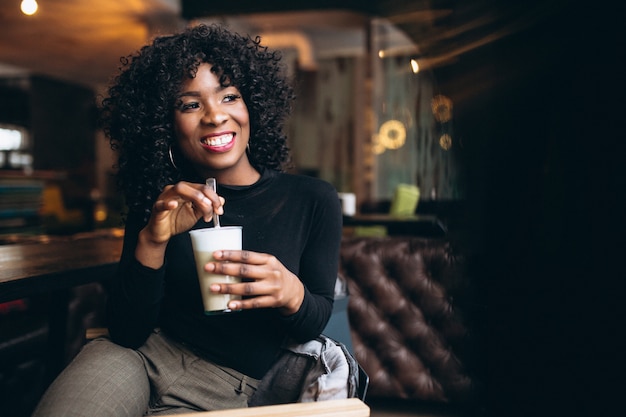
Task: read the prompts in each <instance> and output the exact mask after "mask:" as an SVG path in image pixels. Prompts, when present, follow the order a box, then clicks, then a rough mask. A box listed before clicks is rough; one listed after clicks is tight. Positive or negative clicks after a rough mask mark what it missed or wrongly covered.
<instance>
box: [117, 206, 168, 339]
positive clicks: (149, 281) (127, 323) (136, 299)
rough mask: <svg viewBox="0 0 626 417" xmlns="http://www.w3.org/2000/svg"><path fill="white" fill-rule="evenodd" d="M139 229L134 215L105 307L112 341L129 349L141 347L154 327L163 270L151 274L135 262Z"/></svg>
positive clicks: (140, 225)
mask: <svg viewBox="0 0 626 417" xmlns="http://www.w3.org/2000/svg"><path fill="white" fill-rule="evenodd" d="M143 226H144V224H143V223H142V222H140V221H139V220H138V216H137V215H132V214H131V215H130V216H129V218H128V222H127V224H126V228H125V233H124V248H123V251H122V257H121V259H120V263H119V266H118V270H117V274H116V276H115V277H114V280H113V283H112V285H111V290H110V293H109V299H108V304H107V318H108V326H109V333H110V334H111V338H112V340H113V341H114V342H116V343H118V344H120V345H122V346H126V347H131V348H137V347H139V346H141V345H142V344H143V343H144V342H145V340H146V338H147V337H148V335H149V334H150V332H151V331H152V330H153V329H154V328H155V327H156V325H157V322H158V316H159V310H160V306H161V300H162V298H163V285H164V278H165V266H163V267H161V268H159V269H156V270H155V269H152V268H148V267H145V266H143V265H141V264H140V263H139V262H138V261H137V260H136V259H135V248H136V246H137V237H138V235H139V231H140V230H141V228H142V227H143Z"/></svg>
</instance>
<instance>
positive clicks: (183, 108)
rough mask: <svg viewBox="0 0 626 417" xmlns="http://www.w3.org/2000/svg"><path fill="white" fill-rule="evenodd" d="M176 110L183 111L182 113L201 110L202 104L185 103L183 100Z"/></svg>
mask: <svg viewBox="0 0 626 417" xmlns="http://www.w3.org/2000/svg"><path fill="white" fill-rule="evenodd" d="M176 108H177V109H178V110H179V111H182V112H185V111H190V110H193V109H197V108H200V103H198V102H197V101H187V102H183V101H182V100H181V101H180V102H178V105H177V106H176Z"/></svg>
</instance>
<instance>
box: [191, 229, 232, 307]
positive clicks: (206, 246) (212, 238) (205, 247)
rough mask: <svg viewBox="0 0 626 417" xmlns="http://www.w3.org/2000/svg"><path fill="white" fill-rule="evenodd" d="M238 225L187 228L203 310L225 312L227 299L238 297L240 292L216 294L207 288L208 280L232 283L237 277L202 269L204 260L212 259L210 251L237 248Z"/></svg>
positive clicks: (213, 282) (215, 282) (218, 282)
mask: <svg viewBox="0 0 626 417" xmlns="http://www.w3.org/2000/svg"><path fill="white" fill-rule="evenodd" d="M241 232H242V227H241V226H223V227H212V228H206V229H197V230H191V231H190V232H189V235H190V236H191V244H192V246H193V255H194V258H195V260H196V269H197V271H198V279H199V280H200V291H201V293H202V302H203V304H204V314H207V315H211V314H221V313H229V312H231V311H233V310H231V309H230V308H228V303H229V302H230V301H231V300H240V299H241V296H239V295H233V294H218V293H214V292H211V289H210V288H211V285H212V284H225V283H227V284H234V283H239V282H241V278H239V277H231V276H229V275H219V274H211V273H209V272H206V271H205V270H204V266H205V265H206V264H207V262H211V261H213V260H214V259H213V252H215V251H216V250H222V249H224V250H228V249H233V250H241V236H242V233H241Z"/></svg>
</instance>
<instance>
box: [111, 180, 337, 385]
mask: <svg viewBox="0 0 626 417" xmlns="http://www.w3.org/2000/svg"><path fill="white" fill-rule="evenodd" d="M218 194H219V195H220V196H222V197H224V198H225V200H226V204H225V206H224V215H222V216H220V223H221V225H222V226H228V225H241V226H243V248H244V249H246V250H251V251H255V252H263V253H269V254H272V255H274V256H276V257H277V258H278V259H279V260H280V261H281V262H282V263H283V265H285V267H286V268H287V269H289V270H290V271H291V272H293V273H294V274H295V275H296V276H298V278H299V279H300V280H301V281H302V283H303V284H304V287H305V296H304V301H303V303H302V306H301V307H300V310H299V311H298V312H297V313H295V314H293V315H290V316H283V315H281V314H280V313H279V311H278V310H276V309H256V310H245V311H241V312H235V313H228V314H222V315H211V316H207V315H205V314H204V308H203V306H202V300H201V297H200V287H199V284H198V276H197V273H196V269H195V263H194V257H193V251H192V247H191V241H190V238H189V233H188V232H186V233H181V234H179V235H176V236H174V237H173V238H172V239H171V240H170V241H169V243H168V246H167V250H166V255H165V258H166V259H165V263H164V265H163V266H162V267H161V268H159V269H156V270H155V269H151V268H147V267H145V266H143V265H141V264H140V263H139V262H138V261H137V260H136V259H135V256H134V253H135V247H136V245H137V237H138V234H139V231H140V230H141V229H142V228H143V227H144V226H145V224H146V223H145V222H144V221H143V219H142V216H141V215H139V214H137V213H129V216H128V219H127V222H126V229H125V235H124V249H123V252H122V257H121V260H120V264H119V269H118V273H117V275H116V276H115V279H114V281H113V285H112V287H111V290H110V295H109V300H108V320H109V321H108V323H107V324H108V326H109V331H110V334H111V337H112V339H113V341H114V342H116V343H118V344H120V345H123V346H127V347H131V348H138V347H139V346H141V345H142V344H143V343H144V342H145V340H146V339H147V337H148V336H149V334H150V333H151V332H152V330H153V329H154V328H156V327H160V328H161V330H162V331H163V332H165V333H166V335H167V336H169V337H170V338H172V339H174V340H177V341H179V342H182V343H184V344H185V345H186V346H188V347H190V348H191V349H193V350H194V351H195V352H197V353H199V354H200V355H202V356H204V357H205V358H207V359H209V360H211V361H214V362H215V363H217V364H220V365H223V366H228V367H230V368H233V369H236V370H238V371H240V372H242V373H244V374H246V375H249V376H251V377H253V378H257V379H261V378H262V377H263V375H264V374H265V372H266V371H267V370H268V369H269V367H270V366H271V365H272V363H273V362H274V360H275V359H276V356H277V354H278V352H279V348H280V345H281V343H282V342H283V341H284V340H285V339H286V338H287V337H290V338H292V339H294V340H296V341H300V342H305V341H307V340H310V339H313V338H315V337H317V336H318V335H319V334H320V332H322V330H323V329H324V327H325V326H326V323H327V322H328V319H329V317H330V314H331V310H332V306H333V293H334V285H335V280H336V278H337V269H338V262H339V245H340V241H341V226H342V225H341V219H342V217H341V208H340V203H339V199H338V197H337V192H336V190H335V189H334V188H333V187H332V186H331V185H330V184H328V183H326V182H324V181H321V180H319V179H316V178H312V177H307V176H300V175H291V174H286V173H278V172H276V171H271V170H265V171H264V172H263V173H262V176H261V178H260V179H259V181H257V182H256V183H255V184H253V185H251V186H245V187H229V186H224V185H220V186H218ZM212 226H213V225H212V224H211V222H209V223H206V222H204V221H203V220H200V221H199V222H198V223H197V224H196V225H195V226H194V229H197V228H204V227H212Z"/></svg>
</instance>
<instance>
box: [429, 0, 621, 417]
mask: <svg viewBox="0 0 626 417" xmlns="http://www.w3.org/2000/svg"><path fill="white" fill-rule="evenodd" d="M495 3H496V2H494V4H495ZM558 3H559V2H550V4H551V5H552V6H553V9H552V11H551V12H550V13H549V14H547V15H546V18H545V19H543V20H540V21H537V22H535V23H534V24H532V25H530V26H528V27H525V28H523V29H522V30H519V31H517V32H516V33H514V34H512V35H510V36H507V37H505V38H503V39H501V40H499V41H497V42H493V43H492V44H491V45H490V46H488V47H485V48H481V49H480V50H478V51H475V52H473V53H469V54H467V55H464V56H463V57H462V59H461V60H460V61H459V62H458V63H457V64H456V65H454V66H453V67H450V68H447V69H442V70H441V71H439V74H438V76H439V77H438V80H439V82H440V84H441V89H442V93H443V94H446V95H448V96H450V97H451V98H452V99H453V101H454V102H455V104H456V106H455V132H456V133H457V134H458V135H460V136H461V141H462V143H463V155H462V159H463V163H464V175H463V178H464V181H465V186H466V194H467V210H466V213H465V220H466V224H467V226H468V228H467V233H466V237H465V238H466V243H467V246H466V250H467V253H468V256H469V258H470V263H471V264H472V267H471V271H472V277H473V279H474V280H475V281H476V283H477V288H478V293H479V294H480V297H481V298H482V303H483V304H484V305H485V306H486V308H487V309H488V313H487V314H486V315H485V316H484V318H483V319H484V320H483V322H482V328H481V329H482V333H483V334H482V336H483V349H484V352H485V380H486V382H487V390H486V396H487V399H486V401H485V403H486V404H487V407H486V409H487V414H488V415H494V416H528V415H534V416H537V415H542V416H543V415H572V416H574V415H576V416H587V415H594V416H609V415H613V413H614V410H615V408H616V406H617V405H618V401H620V400H619V398H621V388H620V387H622V388H623V382H622V376H623V372H624V356H623V352H624V351H625V345H624V341H623V339H624V338H623V337H622V335H621V330H617V329H619V328H621V325H622V324H623V323H624V295H625V291H624V277H626V271H625V268H624V265H623V262H622V261H621V259H623V258H624V251H625V250H626V247H625V244H624V242H625V239H624V235H625V232H626V230H625V228H624V220H623V217H624V213H626V210H625V209H624V204H623V203H624V201H623V197H622V196H623V193H624V190H626V181H625V176H624V168H623V167H624V158H625V156H626V152H625V146H624V133H623V128H622V126H621V125H622V120H623V114H624V113H623V112H624V106H623V97H624V74H623V65H622V64H621V63H622V62H624V51H625V50H626V48H624V39H625V36H624V30H623V28H624V25H623V23H622V22H620V20H621V17H618V16H624V10H623V5H617V6H614V7H613V6H609V5H607V4H604V2H600V3H602V4H600V3H598V2H594V3H593V4H591V3H589V2H583V3H582V4H574V3H571V4H567V3H563V5H561V6H558V7H556V6H555V4H556V5H558ZM579 3H580V2H579ZM533 4H534V2H529V3H528V2H527V4H526V7H531V6H532V5H533ZM620 408H623V407H620Z"/></svg>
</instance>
